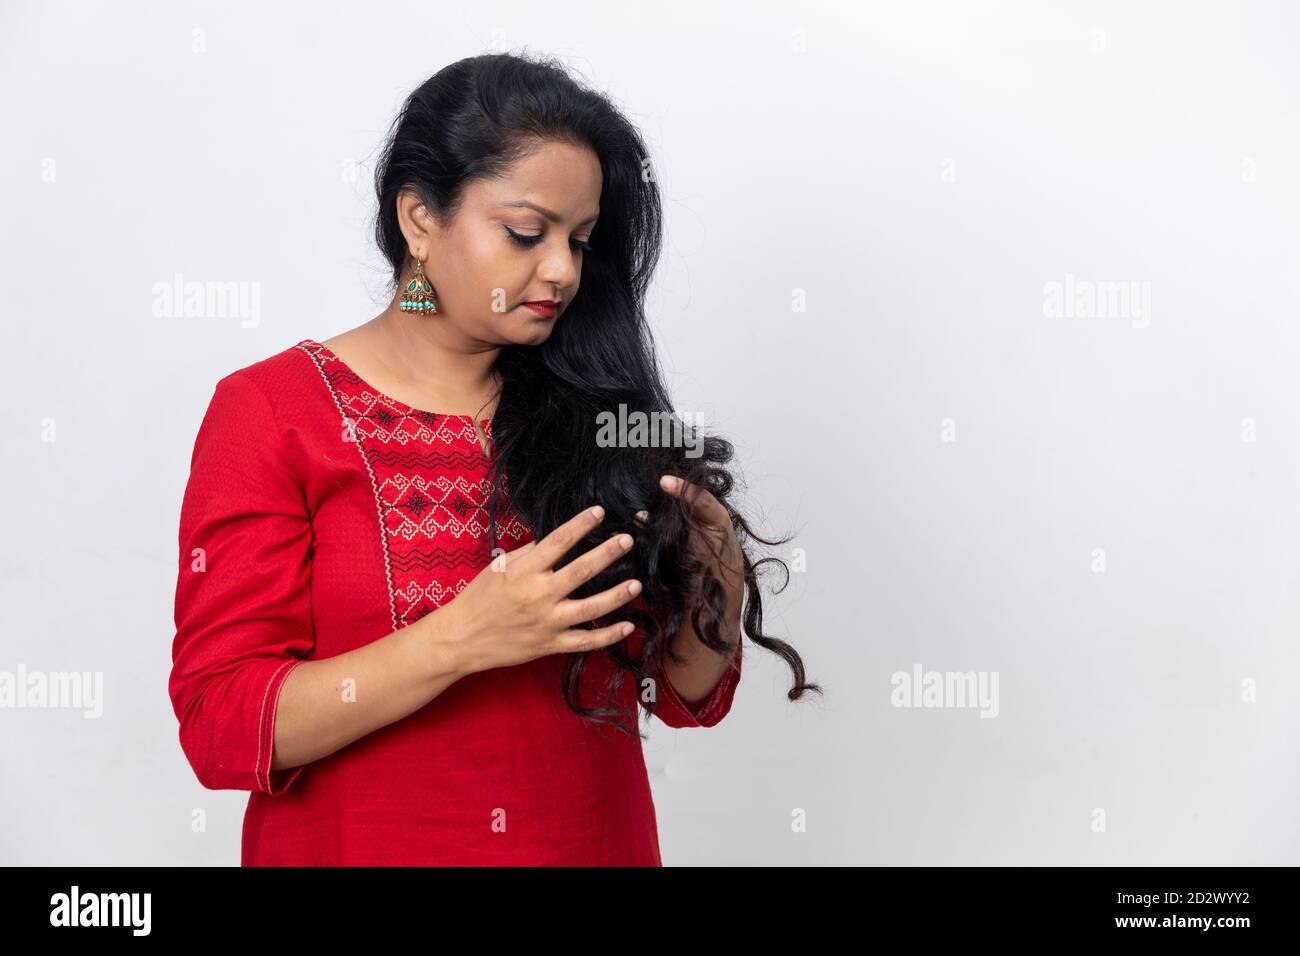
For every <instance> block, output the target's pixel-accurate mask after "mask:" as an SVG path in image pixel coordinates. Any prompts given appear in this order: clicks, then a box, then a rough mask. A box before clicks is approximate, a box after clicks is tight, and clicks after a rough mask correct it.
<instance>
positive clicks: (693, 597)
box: [375, 53, 822, 734]
mask: <svg viewBox="0 0 1300 956" xmlns="http://www.w3.org/2000/svg"><path fill="white" fill-rule="evenodd" d="M545 141H558V142H564V143H569V144H573V145H576V146H580V147H586V148H589V149H591V150H592V151H593V152H594V153H595V155H596V156H597V157H598V158H599V161H600V168H601V172H602V174H603V177H604V178H603V183H602V189H601V194H600V218H599V220H598V221H597V224H596V226H595V229H594V230H593V232H592V235H591V239H590V242H591V244H592V247H593V251H591V252H587V253H585V254H584V257H583V263H582V282H581V285H580V287H579V291H578V293H577V295H576V296H575V297H574V299H573V300H572V301H571V302H570V303H569V304H568V306H567V307H566V308H565V311H564V313H563V315H562V317H561V319H560V321H558V322H557V323H556V324H555V325H554V327H553V330H552V332H551V335H550V337H549V338H548V339H547V341H546V342H545V343H544V344H542V345H540V346H520V345H507V346H505V347H503V348H502V349H501V351H500V353H499V354H498V356H497V359H496V361H495V363H494V365H493V371H494V372H497V373H499V375H500V377H501V381H502V386H501V394H500V398H499V400H498V403H497V409H496V413H495V416H494V418H493V421H492V432H493V444H494V448H493V455H492V472H491V474H492V479H491V481H492V492H491V495H490V498H489V502H488V513H489V524H490V526H491V529H492V532H491V534H492V546H493V548H495V547H496V542H497V523H498V519H499V518H501V517H502V515H503V513H504V511H503V509H504V508H507V507H508V508H509V509H510V510H512V511H513V512H514V513H515V514H516V515H517V516H518V517H519V518H520V519H521V520H522V521H524V522H526V523H527V524H528V525H529V526H531V527H532V529H533V532H534V535H535V537H536V540H538V541H540V540H541V539H542V538H543V537H545V536H546V535H547V534H549V533H550V532H551V531H553V530H554V529H555V528H556V527H558V526H559V525H561V524H563V523H564V522H565V521H567V520H569V519H570V518H572V517H573V516H574V515H575V514H577V513H578V512H580V511H581V510H583V508H586V507H589V506H590V505H591V504H592V503H599V504H601V505H602V506H604V508H605V518H604V520H603V521H602V522H601V525H600V527H598V528H597V529H595V530H594V531H593V532H591V533H590V534H589V535H588V536H587V538H586V539H585V540H584V541H582V542H580V543H579V545H577V546H576V547H575V548H574V549H572V550H571V551H570V552H569V553H568V554H567V555H566V556H565V557H564V559H563V560H562V561H561V562H560V564H561V565H562V564H564V563H567V562H568V561H569V560H571V559H573V558H575V557H577V556H578V555H579V554H582V553H584V552H586V551H588V550H590V549H591V548H593V547H595V546H596V545H598V544H600V543H602V542H604V541H606V540H607V539H608V538H609V537H610V535H612V534H614V533H615V532H617V531H627V532H629V533H631V534H632V535H633V537H634V538H635V540H636V545H635V547H633V548H632V549H631V550H630V551H629V552H628V554H627V555H625V556H623V557H621V558H619V559H618V560H617V561H616V562H615V563H614V564H612V565H611V566H610V567H608V568H606V569H605V570H604V571H602V572H601V573H600V574H599V575H597V576H596V577H595V578H594V579H593V580H591V581H588V582H586V583H585V584H584V585H583V586H582V587H581V588H579V589H577V590H576V591H574V592H573V596H574V597H585V596H588V595H591V594H595V593H598V592H599V591H602V590H605V589H607V588H609V587H612V586H614V585H615V584H617V583H618V582H619V581H621V580H623V579H625V578H628V577H636V578H637V579H638V580H640V581H641V582H642V583H643V588H644V590H643V591H642V593H641V596H640V599H639V600H638V601H636V602H633V603H631V604H628V605H625V606H624V607H623V608H620V609H619V611H618V612H617V614H618V616H619V618H621V619H627V620H630V621H632V622H633V623H634V624H636V625H637V626H638V627H640V628H642V633H643V638H642V641H641V645H640V651H639V654H638V656H637V657H635V658H633V657H632V656H631V654H630V652H629V649H628V646H627V644H628V642H627V641H620V642H618V643H616V644H614V645H611V646H610V647H607V648H605V649H603V653H606V654H608V655H609V657H610V659H611V660H612V661H613V662H614V663H615V664H616V665H617V666H616V667H615V669H614V673H613V677H612V678H611V680H610V683H609V686H608V689H607V696H606V701H605V703H606V706H604V707H587V706H586V705H585V704H584V703H583V701H582V693H581V691H582V688H581V680H582V675H583V673H584V671H585V669H586V663H587V660H586V658H587V653H576V654H570V655H568V657H569V660H568V662H567V666H566V668H565V671H564V674H563V678H562V686H561V688H560V691H561V693H562V694H563V695H564V698H565V701H566V702H567V703H568V705H569V707H570V708H571V709H572V710H573V711H574V712H576V713H577V714H579V715H580V716H581V717H583V718H584V719H587V720H592V721H595V722H598V723H609V724H613V725H615V726H618V727H619V728H620V729H622V730H624V732H627V733H629V734H633V733H639V731H637V729H636V720H635V717H633V719H632V720H631V722H630V725H629V722H628V720H627V717H628V716H629V715H628V714H627V712H626V709H625V708H619V707H617V706H616V705H615V703H614V702H615V700H616V698H617V694H618V691H619V687H620V685H621V684H622V681H623V680H624V678H625V677H626V675H627V674H632V675H633V676H634V678H635V680H636V684H637V686H638V687H639V686H642V682H643V680H645V679H646V678H647V677H648V676H650V675H652V674H654V673H655V672H656V670H657V668H659V667H661V666H662V665H663V663H664V661H665V659H666V658H665V655H670V656H671V657H672V659H673V660H674V661H680V660H681V658H680V657H679V656H678V655H677V654H676V653H675V652H674V651H673V649H672V647H671V644H672V636H673V635H675V634H677V633H678V631H679V630H680V629H681V627H682V623H683V621H685V620H686V619H687V616H688V615H689V620H690V621H691V623H692V626H693V627H694V629H695V633H696V634H697V635H699V638H700V640H701V641H702V642H703V643H704V644H706V645H708V646H709V647H710V648H713V649H714V650H716V651H718V652H719V653H726V652H727V651H728V650H733V651H734V649H735V644H734V643H728V642H727V641H726V640H724V638H723V636H722V633H721V631H722V623H723V615H724V613H725V609H726V593H725V590H724V588H723V586H722V584H721V582H719V581H718V580H717V579H716V578H715V576H714V575H713V571H712V569H711V568H709V567H708V566H707V565H706V564H705V563H703V562H701V561H699V560H698V559H697V558H696V557H695V556H694V554H693V553H692V551H691V549H690V547H689V535H690V533H691V532H692V530H693V529H695V528H696V527H697V525H696V522H695V520H694V518H693V517H692V515H691V514H690V511H689V508H688V506H687V504H686V502H685V501H684V500H682V499H680V498H677V497H675V496H673V495H670V494H669V493H667V492H665V491H663V490H662V489H661V488H660V486H659V477H660V475H664V474H672V475H676V476H678V477H681V478H684V479H685V480H686V481H688V482H691V483H693V484H697V485H699V486H701V487H703V488H706V489H708V490H709V491H710V492H711V493H712V494H713V495H714V496H716V497H717V499H718V500H719V501H720V502H721V503H722V505H723V506H724V507H725V508H726V509H727V512H728V514H729V515H730V516H731V520H732V523H733V525H734V527H735V529H736V535H737V539H738V541H739V543H740V545H741V552H742V555H743V562H744V568H743V575H744V581H745V585H744V589H745V595H744V626H743V631H744V632H745V633H747V634H748V635H749V638H750V640H751V641H753V642H754V643H755V644H758V645H759V646H761V647H765V648H767V649H768V650H770V651H772V652H774V653H776V654H779V655H780V656H781V657H782V658H784V659H785V661H786V663H787V664H788V665H789V667H790V669H791V671H792V672H793V674H794V685H793V686H792V687H791V688H790V690H789V692H788V697H789V699H790V700H798V699H799V698H800V697H802V696H803V695H804V694H805V693H806V692H808V691H816V692H818V693H821V692H822V689H821V688H820V687H819V686H818V685H817V684H810V683H807V682H806V681H805V674H804V665H803V660H802V659H801V658H800V656H799V655H798V653H796V652H795V650H794V648H793V647H791V646H790V645H789V644H787V643H786V642H785V641H781V640H778V639H777V638H774V637H770V636H768V635H765V634H764V633H763V630H762V628H763V603H762V597H761V594H760V588H759V581H758V571H759V569H760V568H761V567H762V566H763V565H766V564H770V563H771V564H778V565H780V566H781V567H782V568H783V569H784V570H785V582H784V583H783V584H782V585H781V588H780V589H778V590H777V591H776V592H774V593H780V590H783V589H784V587H785V585H786V584H787V583H788V582H789V572H790V569H789V567H788V566H786V564H785V562H784V561H782V560H781V559H780V558H777V557H764V558H762V559H760V560H758V561H753V560H752V559H751V556H750V553H749V550H750V549H749V548H747V547H746V544H747V543H749V542H759V543H760V544H764V545H768V546H775V545H780V544H784V543H786V541H788V540H790V539H789V538H783V539H779V540H774V541H768V540H766V539H764V538H760V537H759V536H758V535H756V534H755V533H754V531H753V530H752V529H751V528H750V526H749V524H748V523H746V521H745V519H744V517H742V516H741V514H740V513H739V512H738V511H737V510H736V509H735V507H734V506H733V504H732V502H731V501H730V498H731V496H732V492H733V486H734V479H733V476H732V474H731V472H730V471H729V470H728V468H727V467H726V466H727V464H728V463H729V462H730V461H731V459H732V457H733V454H734V449H733V447H732V445H731V444H730V443H729V442H727V441H725V440H724V439H722V438H720V437H717V436H715V435H702V432H701V433H695V432H689V431H688V432H687V434H690V435H692V436H693V437H692V438H691V439H690V440H688V441H683V442H681V443H680V444H679V445H678V446H676V447H673V446H670V447H602V444H605V443H603V442H598V441H597V421H598V415H600V413H602V412H613V413H615V414H617V411H618V409H619V406H620V405H624V406H626V409H627V411H628V413H629V414H630V413H632V412H634V411H640V412H643V413H646V415H647V416H649V415H651V414H652V413H668V414H669V415H674V414H675V413H674V411H673V406H672V402H671V400H670V398H669V396H668V392H667V389H666V388H665V386H664V383H663V379H662V377H661V374H660V370H659V367H658V363H657V360H656V357H655V350H654V344H653V338H652V335H651V332H650V328H649V325H648V324H647V322H646V317H645V312H644V308H643V305H644V301H645V295H646V290H647V287H648V285H649V283H650V278H651V275H652V273H653V272H654V269H655V266H656V264H657V262H658V259H659V253H660V245H661V241H662V216H663V214H662V209H661V205H660V199H659V189H658V185H657V184H656V182H655V180H654V177H653V176H652V175H649V170H650V162H649V151H648V150H647V149H646V146H645V143H644V142H643V141H642V138H641V136H640V134H639V133H638V131H637V130H636V129H635V127H633V126H632V124H631V123H630V122H629V121H628V120H627V119H626V118H625V117H624V116H623V115H622V114H621V113H620V112H619V110H618V109H617V108H615V106H614V105H613V104H612V103H611V102H610V100H609V99H607V98H606V97H605V96H604V95H602V94H600V93H599V92H596V91H594V90H592V89H590V88H588V87H586V86H585V85H584V84H582V83H581V82H579V81H578V80H576V79H574V78H573V77H572V76H571V75H570V74H569V73H568V71H567V70H566V69H565V68H564V66H563V65H562V64H561V63H560V62H559V61H557V60H555V59H552V58H545V57H536V56H524V55H519V54H514V53H491V54H484V55H481V56H473V57H468V58H466V59H463V60H459V61H458V62H455V63H452V64H450V65H449V66H447V67H445V68H444V69H442V70H439V71H438V72H437V73H436V74H434V75H433V76H432V77H430V78H429V79H428V80H426V81H425V82H424V83H423V84H422V85H420V86H419V87H418V88H417V89H416V90H415V91H414V92H412V93H411V94H410V96H409V97H408V98H407V99H406V101H405V103H404V104H403V106H402V109H401V111H400V113H399V114H398V116H397V117H396V119H395V120H394V121H393V124H392V128H391V130H390V132H389V135H388V137H387V138H386V141H385V143H384V146H383V151H382V154H381V157H380V160H379V162H378V164H377V166H376V171H375V189H376V193H377V195H378V199H379V210H378V214H377V218H376V221H375V238H376V240H377V242H378V244H379V248H380V250H381V251H382V252H383V254H384V256H385V258H387V259H388V261H389V262H390V263H391V265H392V270H393V274H392V281H393V289H394V290H395V289H396V285H397V283H399V282H400V281H401V280H402V278H403V269H404V266H405V264H406V263H407V262H408V261H409V259H410V256H409V250H408V248H407V244H406V240H405V238H404V237H403V235H402V232H401V229H400V228H399V226H398V221H397V197H398V194H399V193H400V192H401V191H402V190H403V189H405V188H411V189H414V190H415V191H416V194H417V195H418V196H419V197H420V199H421V201H422V202H423V203H424V205H425V207H426V208H427V209H428V210H429V212H430V213H432V214H433V215H434V216H435V217H437V218H438V219H439V221H442V222H444V223H445V222H450V221H451V219H452V218H453V217H454V216H455V214H456V212H457V211H458V209H459V208H460V201H461V199H462V196H463V190H464V188H465V186H466V185H467V184H468V183H470V182H472V181H474V180H478V179H488V178H492V177H493V176H496V175H500V174H503V173H504V172H505V171H507V170H508V169H509V167H510V166H511V165H512V164H513V163H514V162H516V161H518V160H519V159H521V158H523V157H524V156H526V155H528V154H529V153H530V152H531V151H532V150H533V149H535V148H536V147H537V146H538V145H539V144H540V143H541V142H545ZM651 420H654V421H662V419H651ZM679 423H680V421H679ZM621 444H626V443H621ZM688 449H689V450H691V452H692V455H690V456H688V454H687V451H688ZM696 452H702V453H699V454H695V453H696ZM671 502H676V505H677V506H676V507H669V506H667V505H669V503H671ZM642 509H645V510H648V511H649V513H650V519H649V521H648V522H647V523H646V524H644V525H643V524H641V523H640V522H637V521H636V520H635V517H634V516H635V514H636V512H637V511H640V510H642ZM751 547H752V545H751ZM637 605H640V607H638V606H637ZM647 611H648V612H649V613H647ZM602 623H603V620H602ZM743 639H744V636H743V634H742V636H741V640H743ZM588 653H590V652H588ZM647 709H648V710H649V711H650V712H651V713H653V702H652V701H651V702H648V707H647Z"/></svg>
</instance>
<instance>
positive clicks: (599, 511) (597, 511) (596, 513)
mask: <svg viewBox="0 0 1300 956" xmlns="http://www.w3.org/2000/svg"><path fill="white" fill-rule="evenodd" d="M591 516H592V517H593V518H595V519H596V520H597V521H599V520H600V519H601V518H603V517H605V509H604V508H602V507H601V506H600V505H596V507H594V508H592V509H591Z"/></svg>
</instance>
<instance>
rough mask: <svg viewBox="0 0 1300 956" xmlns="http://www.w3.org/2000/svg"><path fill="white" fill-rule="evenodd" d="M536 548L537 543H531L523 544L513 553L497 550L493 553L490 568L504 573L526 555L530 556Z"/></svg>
mask: <svg viewBox="0 0 1300 956" xmlns="http://www.w3.org/2000/svg"><path fill="white" fill-rule="evenodd" d="M536 547H537V542H536V541H529V542H528V543H527V544H521V545H520V546H519V547H517V548H515V549H514V550H513V551H504V550H502V549H501V548H496V549H495V550H493V552H492V561H491V562H490V563H489V564H488V567H490V568H491V569H492V570H493V571H504V570H505V569H506V568H507V567H508V566H510V565H512V564H514V563H515V562H516V561H518V560H519V559H520V558H522V557H524V555H527V554H530V553H531V552H532V551H533V550H534V549H535V548H536Z"/></svg>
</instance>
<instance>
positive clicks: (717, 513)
mask: <svg viewBox="0 0 1300 956" xmlns="http://www.w3.org/2000/svg"><path fill="white" fill-rule="evenodd" d="M659 486H660V487H661V488H663V490H664V491H666V492H668V493H669V494H671V495H673V496H674V497H678V498H685V499H686V501H687V502H689V503H690V505H691V516H692V517H693V518H694V519H695V521H696V523H697V524H699V525H700V526H701V529H702V530H694V529H693V530H692V532H691V538H690V546H691V551H692V553H693V554H694V555H695V556H696V557H697V558H699V560H700V561H702V562H704V563H705V564H708V565H709V566H711V567H712V568H713V573H714V575H715V576H716V577H717V579H718V580H719V581H720V582H722V586H723V588H725V589H726V592H727V621H728V625H729V630H730V631H731V632H732V634H733V636H734V634H735V633H737V632H739V629H740V599H741V595H742V594H743V593H744V585H745V578H744V562H743V560H742V556H741V550H740V542H739V541H738V540H737V539H736V529H735V527H734V526H733V525H732V523H731V515H730V514H728V513H727V509H726V508H724V507H723V506H722V502H720V501H719V500H718V499H717V498H716V497H714V495H713V494H712V493H711V492H709V491H708V490H707V489H705V488H701V487H700V486H699V485H695V484H691V483H690V482H688V481H685V480H683V479H681V478H678V477H675V476H674V475H664V476H663V477H662V478H660V479H659ZM645 514H646V512H644V511H642V512H638V517H640V516H642V515H645Z"/></svg>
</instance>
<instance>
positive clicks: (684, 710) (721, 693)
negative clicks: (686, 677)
mask: <svg viewBox="0 0 1300 956" xmlns="http://www.w3.org/2000/svg"><path fill="white" fill-rule="evenodd" d="M628 606H629V607H635V608H638V609H639V610H642V611H645V610H647V606H646V603H645V599H644V596H641V595H639V596H637V597H636V598H635V599H633V600H632V601H629V602H628ZM617 617H618V612H617V611H615V612H614V613H613V614H611V615H608V620H607V621H605V623H610V622H612V621H613V620H615V619H617ZM644 636H645V632H644V630H643V629H642V628H639V627H638V628H637V629H636V630H634V631H633V632H632V633H631V634H630V635H628V639H627V640H628V650H629V652H630V653H631V654H633V655H637V654H639V653H640V648H641V641H642V640H643V639H644ZM743 653H744V639H743V638H742V639H741V642H740V643H739V644H738V645H737V646H736V652H735V655H734V656H733V658H732V662H731V666H730V667H728V668H727V669H726V671H724V672H723V674H722V677H721V679H720V680H719V681H718V684H717V686H716V687H714V688H713V691H712V692H711V693H710V694H709V696H708V697H706V698H705V699H704V700H702V701H699V702H698V703H696V704H694V705H691V704H688V703H687V702H686V701H684V700H682V698H681V697H680V696H679V695H678V693H677V690H676V688H674V687H673V685H672V681H670V680H669V679H668V675H667V674H666V673H665V672H664V669H663V667H662V666H661V667H659V668H657V670H656V672H655V675H654V688H653V693H654V715H655V716H656V717H658V718H659V719H660V720H661V721H663V723H664V724H665V725H667V726H669V727H672V728H674V729H680V728H682V727H712V726H714V725H715V724H717V723H718V722H719V721H721V720H722V718H723V717H726V716H727V713H728V712H729V711H730V710H731V704H732V701H733V700H734V699H735V696H736V686H737V685H738V684H739V683H740V662H741V658H742V656H743ZM641 703H642V704H643V705H644V704H645V703H646V701H644V700H642V701H641Z"/></svg>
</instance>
